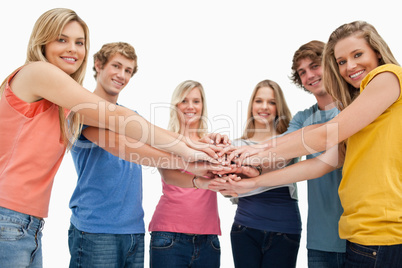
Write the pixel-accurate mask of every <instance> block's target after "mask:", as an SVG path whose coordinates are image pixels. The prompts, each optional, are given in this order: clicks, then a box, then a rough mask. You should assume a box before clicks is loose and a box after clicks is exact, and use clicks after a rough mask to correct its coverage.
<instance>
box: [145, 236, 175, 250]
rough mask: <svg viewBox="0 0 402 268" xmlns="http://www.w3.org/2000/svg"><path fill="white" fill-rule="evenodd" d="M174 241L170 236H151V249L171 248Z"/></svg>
mask: <svg viewBox="0 0 402 268" xmlns="http://www.w3.org/2000/svg"><path fill="white" fill-rule="evenodd" d="M173 244H174V240H173V238H172V237H170V236H164V235H159V234H157V235H155V234H151V247H152V248H153V249H165V248H169V247H172V246H173Z"/></svg>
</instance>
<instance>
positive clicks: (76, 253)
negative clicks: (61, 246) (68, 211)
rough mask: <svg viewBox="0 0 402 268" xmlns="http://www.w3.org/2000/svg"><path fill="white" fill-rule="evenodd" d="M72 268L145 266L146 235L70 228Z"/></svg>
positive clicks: (69, 244) (72, 226) (69, 240)
mask: <svg viewBox="0 0 402 268" xmlns="http://www.w3.org/2000/svg"><path fill="white" fill-rule="evenodd" d="M68 247H69V249H70V255H71V259H70V268H72V267H80V268H82V267H88V268H92V267H97V268H98V267H99V268H101V267H105V268H106V267H107V268H112V267H116V268H122V267H133V268H134V267H135V268H137V267H138V268H143V267H144V234H93V233H86V232H82V231H79V230H78V229H77V228H75V227H74V225H72V224H71V225H70V229H69V230H68Z"/></svg>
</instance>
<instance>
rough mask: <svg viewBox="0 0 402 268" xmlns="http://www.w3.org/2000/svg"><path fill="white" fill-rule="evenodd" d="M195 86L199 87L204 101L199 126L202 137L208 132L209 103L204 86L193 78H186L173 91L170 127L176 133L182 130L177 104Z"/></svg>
mask: <svg viewBox="0 0 402 268" xmlns="http://www.w3.org/2000/svg"><path fill="white" fill-rule="evenodd" d="M194 88H198V89H199V90H200V94H201V101H202V111H201V118H200V125H199V127H198V131H197V133H198V135H199V136H200V137H203V136H205V134H207V132H208V124H207V117H208V115H207V104H206V102H205V93H204V88H203V87H202V85H201V83H199V82H197V81H193V80H186V81H184V82H181V83H180V84H179V85H178V86H177V87H176V89H175V90H174V92H173V95H172V100H171V105H172V107H173V109H171V110H170V119H169V125H168V129H169V130H170V131H172V132H175V133H180V132H181V130H182V129H181V124H180V120H179V115H178V110H177V105H178V104H179V103H181V102H182V101H183V100H184V99H185V98H186V96H187V94H188V93H190V91H191V90H193V89H194Z"/></svg>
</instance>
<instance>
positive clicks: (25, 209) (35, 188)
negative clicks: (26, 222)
mask: <svg viewBox="0 0 402 268" xmlns="http://www.w3.org/2000/svg"><path fill="white" fill-rule="evenodd" d="M17 72H18V71H17ZM17 72H16V73H17ZM16 73H14V74H13V75H11V76H10V78H9V79H8V81H7V85H6V88H5V90H4V92H3V95H2V96H1V99H0V122H1V127H0V206H2V207H5V208H8V209H11V210H14V211H18V212H21V213H25V214H28V215H32V216H36V217H41V218H45V217H47V215H48V209H49V202H50V193H51V190H52V186H53V179H54V176H55V174H56V172H57V170H58V168H59V166H60V163H61V161H62V159H63V156H64V152H65V146H64V144H63V141H62V139H61V135H60V123H59V110H58V106H57V105H55V104H54V103H51V102H49V101H47V100H45V99H42V100H39V101H36V102H33V103H27V102H24V101H22V100H21V99H19V98H18V97H17V96H15V95H14V93H13V92H12V90H11V88H10V86H9V83H10V81H11V79H12V78H13V77H14V76H15V75H16Z"/></svg>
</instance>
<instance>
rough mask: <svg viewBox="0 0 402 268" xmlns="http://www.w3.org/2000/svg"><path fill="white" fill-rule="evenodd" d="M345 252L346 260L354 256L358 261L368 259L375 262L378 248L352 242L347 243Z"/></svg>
mask: <svg viewBox="0 0 402 268" xmlns="http://www.w3.org/2000/svg"><path fill="white" fill-rule="evenodd" d="M346 250H347V251H348V258H349V257H351V256H355V257H356V258H359V259H364V258H370V259H372V260H375V259H376V256H377V254H378V246H363V245H359V244H356V243H352V242H349V243H348V246H347V248H346Z"/></svg>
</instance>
